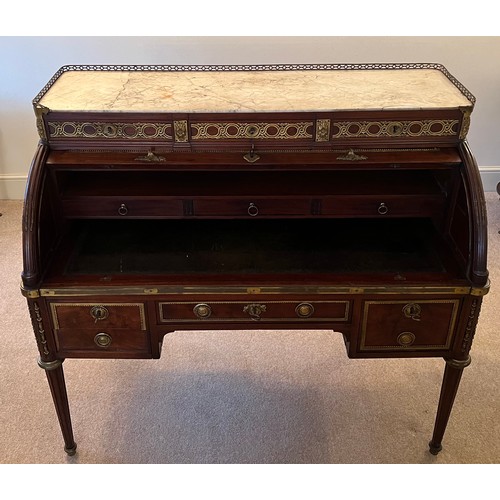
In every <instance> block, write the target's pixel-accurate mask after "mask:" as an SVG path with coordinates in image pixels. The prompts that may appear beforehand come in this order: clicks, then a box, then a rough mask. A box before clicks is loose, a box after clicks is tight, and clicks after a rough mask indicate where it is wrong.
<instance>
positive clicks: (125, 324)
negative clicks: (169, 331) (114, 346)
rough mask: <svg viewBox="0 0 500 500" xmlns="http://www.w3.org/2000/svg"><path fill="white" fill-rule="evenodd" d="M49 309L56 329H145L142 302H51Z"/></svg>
mask: <svg viewBox="0 0 500 500" xmlns="http://www.w3.org/2000/svg"><path fill="white" fill-rule="evenodd" d="M50 310H51V314H52V321H53V323H54V328H55V329H56V330H59V329H64V328H78V329H82V328H94V327H96V325H97V324H98V325H99V327H98V328H130V329H134V330H146V315H145V312H144V304H143V303H129V302H114V303H108V302H107V303H95V302H94V303H82V302H76V303H70V302H51V303H50Z"/></svg>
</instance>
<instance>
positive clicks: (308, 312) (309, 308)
mask: <svg viewBox="0 0 500 500" xmlns="http://www.w3.org/2000/svg"><path fill="white" fill-rule="evenodd" d="M295 312H296V314H297V316H298V317H299V318H309V316H312V315H313V313H314V307H313V305H312V304H309V302H302V303H301V304H299V305H298V306H297V307H296V308H295Z"/></svg>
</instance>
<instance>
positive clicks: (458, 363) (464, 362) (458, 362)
mask: <svg viewBox="0 0 500 500" xmlns="http://www.w3.org/2000/svg"><path fill="white" fill-rule="evenodd" d="M445 361H446V364H447V365H448V366H451V367H452V368H458V369H461V370H463V369H464V368H467V367H468V366H469V365H470V364H471V357H470V356H467V358H466V359H445Z"/></svg>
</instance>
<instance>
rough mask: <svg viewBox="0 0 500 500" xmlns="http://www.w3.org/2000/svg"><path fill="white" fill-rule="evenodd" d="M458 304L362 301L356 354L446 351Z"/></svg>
mask: <svg viewBox="0 0 500 500" xmlns="http://www.w3.org/2000/svg"><path fill="white" fill-rule="evenodd" d="M459 303H460V300H406V301H400V300H398V301H377V300H373V301H366V302H365V303H364V308H363V321H362V326H361V338H360V347H359V349H360V351H387V350H391V351H400V350H417V351H422V350H447V349H449V348H450V346H451V341H452V337H453V332H454V330H455V324H456V319H457V314H458V309H459Z"/></svg>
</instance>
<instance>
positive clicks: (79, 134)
mask: <svg viewBox="0 0 500 500" xmlns="http://www.w3.org/2000/svg"><path fill="white" fill-rule="evenodd" d="M48 126H49V137H50V138H51V139H63V138H64V139H166V140H172V124H170V123H149V122H141V123H115V122H49V123H48Z"/></svg>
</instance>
